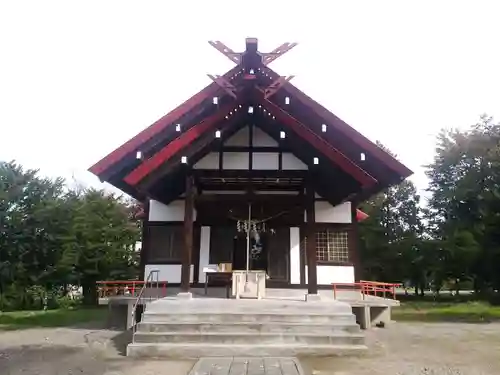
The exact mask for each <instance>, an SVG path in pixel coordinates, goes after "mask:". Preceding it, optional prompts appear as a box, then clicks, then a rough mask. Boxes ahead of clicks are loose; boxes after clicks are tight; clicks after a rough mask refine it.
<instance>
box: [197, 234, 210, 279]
mask: <svg viewBox="0 0 500 375" xmlns="http://www.w3.org/2000/svg"><path fill="white" fill-rule="evenodd" d="M209 256H210V227H201V233H200V267H199V271H198V282H200V283H204V282H205V272H203V267H206V266H208V261H209Z"/></svg>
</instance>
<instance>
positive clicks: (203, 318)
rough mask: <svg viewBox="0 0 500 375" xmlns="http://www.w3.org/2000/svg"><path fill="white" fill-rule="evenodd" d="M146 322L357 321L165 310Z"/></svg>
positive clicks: (318, 316) (336, 317)
mask: <svg viewBox="0 0 500 375" xmlns="http://www.w3.org/2000/svg"><path fill="white" fill-rule="evenodd" d="M142 321H143V322H144V323H165V322H168V323H177V322H184V323H198V322H205V323H213V322H223V323H235V322H243V323H264V322H269V323H303V324H309V323H327V324H328V323H340V322H354V323H355V322H356V317H355V316H354V314H352V313H349V314H346V313H339V314H293V313H292V314H286V313H267V314H266V313H264V314H257V313H255V314H245V313H234V312H228V313H186V314H178V313H173V314H169V313H165V312H150V311H146V313H145V314H144V315H143V317H142Z"/></svg>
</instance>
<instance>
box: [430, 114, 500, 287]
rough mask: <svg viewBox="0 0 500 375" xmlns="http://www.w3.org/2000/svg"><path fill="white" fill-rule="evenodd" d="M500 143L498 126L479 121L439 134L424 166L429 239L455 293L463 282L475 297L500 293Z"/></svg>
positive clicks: (490, 121)
mask: <svg viewBox="0 0 500 375" xmlns="http://www.w3.org/2000/svg"><path fill="white" fill-rule="evenodd" d="M499 141H500V126H499V125H498V124H495V123H494V122H493V119H492V118H491V117H488V116H486V115H483V116H482V117H481V119H480V121H479V122H478V123H477V124H476V125H474V126H472V127H471V128H470V129H468V130H466V131H458V130H443V131H442V132H441V133H440V134H439V136H438V142H437V143H438V144H437V148H436V156H435V159H434V162H433V163H432V164H431V165H429V166H428V170H427V175H428V177H429V180H430V184H429V190H430V191H431V192H432V198H431V199H430V200H429V209H430V222H431V224H432V229H433V236H434V238H435V239H436V240H439V241H440V242H441V248H442V250H441V253H442V258H443V259H444V261H443V265H444V267H445V269H444V270H443V273H444V274H445V275H446V276H447V277H448V278H450V279H453V280H455V281H456V285H457V288H458V284H459V283H458V282H459V281H464V280H472V281H473V283H474V288H475V289H476V291H477V292H486V291H488V290H491V289H498V288H499V287H500V278H499V276H498V272H497V271H496V266H495V265H496V264H498V262H499V261H500V237H499V235H498V229H497V228H498V227H499V225H500V147H499V146H500V143H499ZM457 291H458V289H457Z"/></svg>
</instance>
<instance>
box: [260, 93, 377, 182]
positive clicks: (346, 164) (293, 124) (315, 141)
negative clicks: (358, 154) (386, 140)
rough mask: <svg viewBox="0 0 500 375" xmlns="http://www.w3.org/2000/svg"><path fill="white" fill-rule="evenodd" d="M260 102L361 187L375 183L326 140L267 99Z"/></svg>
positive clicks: (373, 179)
mask: <svg viewBox="0 0 500 375" xmlns="http://www.w3.org/2000/svg"><path fill="white" fill-rule="evenodd" d="M261 102H262V105H263V106H264V107H265V108H266V109H267V110H268V111H270V112H271V113H272V114H273V115H274V116H275V117H276V119H278V120H279V121H281V122H283V123H285V124H286V125H288V126H289V127H290V128H292V130H293V131H294V132H295V133H297V134H298V135H299V136H300V137H302V139H304V140H305V141H307V142H308V143H309V144H311V145H312V146H313V147H315V148H316V149H317V150H318V151H319V152H321V153H322V154H323V155H325V156H326V157H327V158H328V159H330V160H331V161H332V162H333V163H334V164H336V165H338V166H339V167H340V168H341V169H343V170H344V171H345V172H346V173H348V174H350V175H351V176H352V177H354V178H355V179H356V180H357V181H358V182H359V183H361V185H363V186H364V187H366V186H371V185H373V184H375V183H376V182H377V180H376V179H375V178H373V177H372V176H370V175H369V174H368V173H366V171H365V170H364V169H362V168H360V167H359V166H358V165H356V164H355V163H353V162H352V161H351V160H350V159H349V158H348V157H347V156H345V155H344V154H343V153H342V152H340V151H339V150H337V149H336V148H335V147H333V146H332V145H330V144H329V143H328V142H327V141H326V140H324V139H323V138H321V137H320V136H318V135H317V134H316V133H314V132H313V131H312V130H311V129H309V128H308V127H307V126H306V125H304V124H302V123H301V122H300V121H298V120H297V119H295V118H294V117H292V116H291V115H290V114H289V113H288V112H286V111H284V110H283V109H281V108H280V107H279V106H277V105H276V104H274V103H273V102H271V101H269V100H267V99H264V98H262V99H261Z"/></svg>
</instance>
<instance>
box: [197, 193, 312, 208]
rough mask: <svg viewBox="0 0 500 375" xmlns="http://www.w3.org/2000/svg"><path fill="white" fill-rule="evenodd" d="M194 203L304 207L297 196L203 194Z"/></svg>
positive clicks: (301, 198)
mask: <svg viewBox="0 0 500 375" xmlns="http://www.w3.org/2000/svg"><path fill="white" fill-rule="evenodd" d="M196 202H200V203H202V202H234V203H241V202H252V203H258V202H260V203H269V204H287V205H289V206H290V209H292V208H293V207H304V199H303V197H301V196H299V195H288V194H283V195H278V194H271V195H261V194H205V195H198V196H196Z"/></svg>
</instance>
